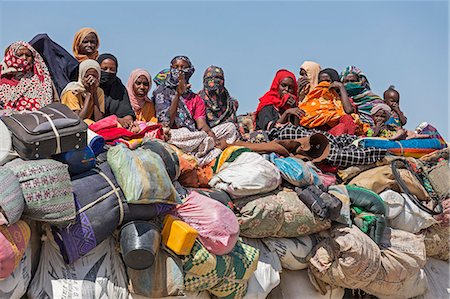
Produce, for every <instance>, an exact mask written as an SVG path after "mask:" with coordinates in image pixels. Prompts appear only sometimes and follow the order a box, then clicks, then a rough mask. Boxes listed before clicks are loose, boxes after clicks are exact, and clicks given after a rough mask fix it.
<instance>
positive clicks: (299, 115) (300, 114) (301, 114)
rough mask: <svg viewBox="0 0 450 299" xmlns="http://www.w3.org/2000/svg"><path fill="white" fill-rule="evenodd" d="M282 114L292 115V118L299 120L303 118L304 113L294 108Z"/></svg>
mask: <svg viewBox="0 0 450 299" xmlns="http://www.w3.org/2000/svg"><path fill="white" fill-rule="evenodd" d="M283 114H286V115H294V116H296V117H298V118H299V119H301V118H302V117H303V116H305V111H303V110H302V109H300V108H298V107H294V108H289V109H287V110H286V111H285V112H284V113H283Z"/></svg>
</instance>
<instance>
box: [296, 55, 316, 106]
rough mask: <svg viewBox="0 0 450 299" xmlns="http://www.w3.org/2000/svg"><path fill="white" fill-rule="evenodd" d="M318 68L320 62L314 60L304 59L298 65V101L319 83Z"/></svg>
mask: <svg viewBox="0 0 450 299" xmlns="http://www.w3.org/2000/svg"><path fill="white" fill-rule="evenodd" d="M320 69H321V68H320V64H318V63H317V62H314V61H305V62H303V64H302V65H301V66H300V76H299V77H298V81H297V85H298V100H299V102H301V101H302V100H303V99H304V98H305V96H306V95H307V94H308V93H309V92H310V91H311V90H313V89H314V87H316V85H317V84H318V83H319V72H320Z"/></svg>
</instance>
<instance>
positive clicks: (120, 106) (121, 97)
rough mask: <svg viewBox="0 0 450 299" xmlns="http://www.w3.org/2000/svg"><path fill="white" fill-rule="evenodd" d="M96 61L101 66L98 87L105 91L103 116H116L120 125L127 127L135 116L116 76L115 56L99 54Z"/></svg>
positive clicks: (125, 91)
mask: <svg viewBox="0 0 450 299" xmlns="http://www.w3.org/2000/svg"><path fill="white" fill-rule="evenodd" d="M97 61H98V63H99V64H100V68H101V76H100V87H101V88H102V89H103V91H104V92H105V117H106V116H110V115H115V116H117V118H118V119H117V120H118V122H119V123H120V125H121V126H122V127H124V128H127V129H128V128H129V127H130V126H132V124H133V121H134V120H135V119H136V116H135V114H134V111H133V109H132V108H131V104H130V98H129V96H128V92H127V89H126V88H125V86H124V85H123V84H122V81H121V80H120V79H119V77H117V69H118V62H117V58H116V57H115V56H114V55H112V54H107V53H106V54H101V55H100V56H99V57H98V59H97Z"/></svg>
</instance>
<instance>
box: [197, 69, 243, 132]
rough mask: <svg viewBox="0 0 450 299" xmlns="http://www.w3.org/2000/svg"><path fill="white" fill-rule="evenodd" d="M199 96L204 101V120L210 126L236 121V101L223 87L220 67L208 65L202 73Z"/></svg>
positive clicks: (223, 82)
mask: <svg viewBox="0 0 450 299" xmlns="http://www.w3.org/2000/svg"><path fill="white" fill-rule="evenodd" d="M199 96H200V97H201V98H202V100H203V101H204V102H205V106H206V121H207V122H208V125H209V127H210V128H214V127H216V126H219V125H221V124H225V123H233V124H236V123H237V117H236V110H237V108H238V105H239V104H238V102H237V100H236V99H235V98H232V97H231V96H230V94H229V92H228V90H227V89H226V88H225V77H224V73H223V70H222V68H220V67H218V66H213V65H212V66H209V67H208V68H207V69H206V70H205V73H204V74H203V89H202V90H201V91H200V92H199Z"/></svg>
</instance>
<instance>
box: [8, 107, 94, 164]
mask: <svg viewBox="0 0 450 299" xmlns="http://www.w3.org/2000/svg"><path fill="white" fill-rule="evenodd" d="M2 121H3V122H4V123H5V125H6V126H7V127H8V129H9V130H10V131H11V133H12V137H13V138H12V140H13V148H14V149H15V150H16V151H17V153H18V154H19V155H20V157H21V158H24V159H44V158H48V157H50V156H52V155H54V154H59V153H64V152H68V151H71V150H74V149H79V148H84V147H86V146H87V125H86V123H85V122H84V121H82V120H81V119H80V118H79V117H78V115H76V114H75V113H74V112H73V111H72V110H70V109H69V107H67V106H66V105H64V104H61V103H52V104H50V105H48V106H45V107H43V108H41V109H39V110H38V111H34V112H30V111H26V112H20V113H13V114H11V115H6V116H3V117H2Z"/></svg>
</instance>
